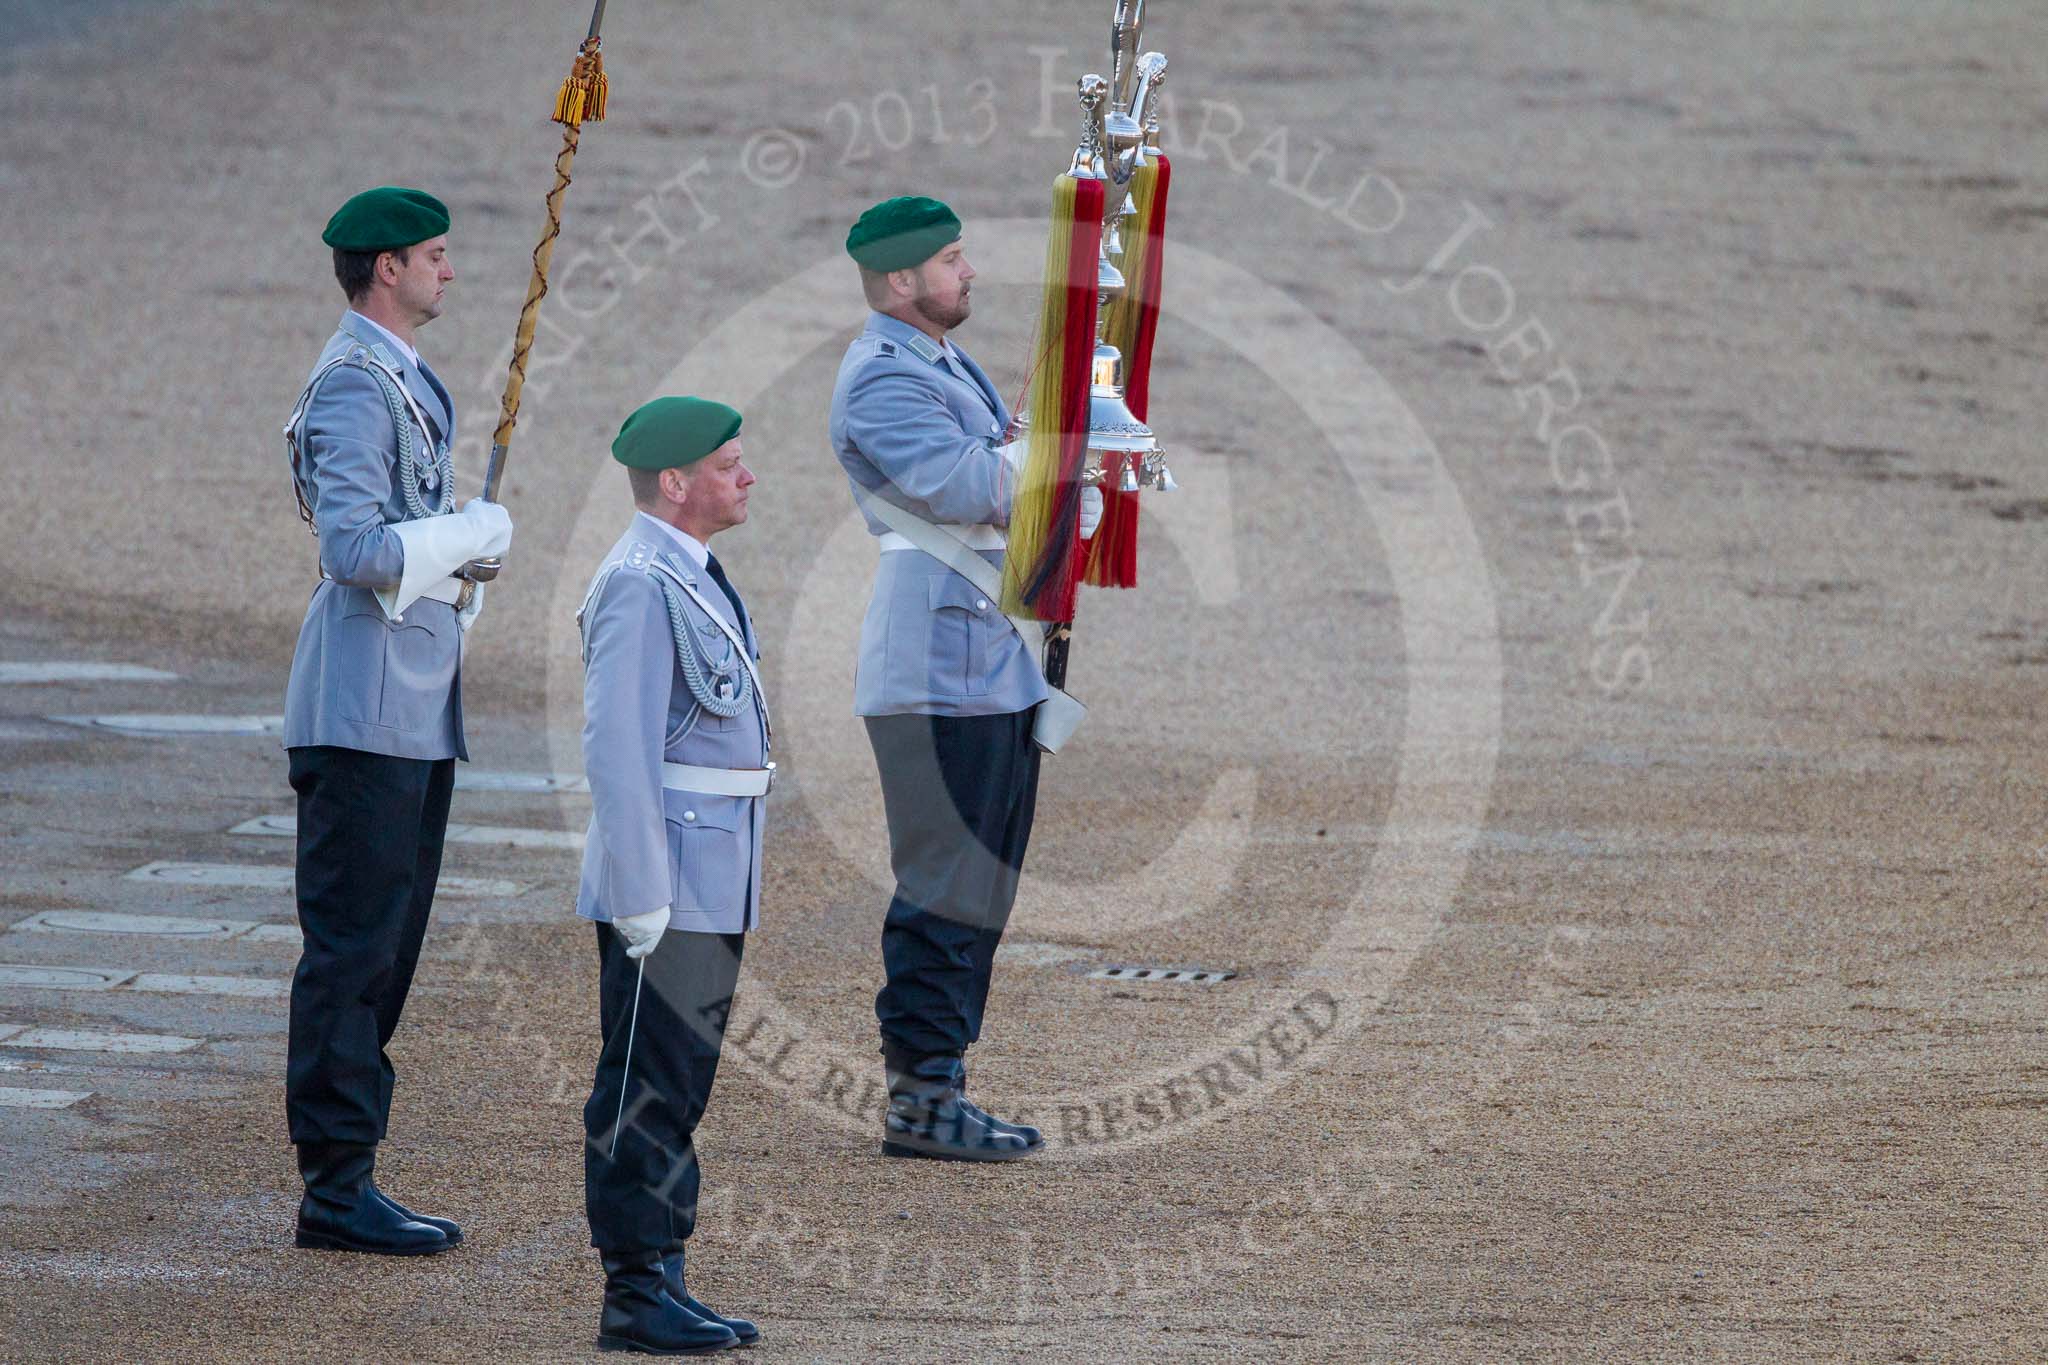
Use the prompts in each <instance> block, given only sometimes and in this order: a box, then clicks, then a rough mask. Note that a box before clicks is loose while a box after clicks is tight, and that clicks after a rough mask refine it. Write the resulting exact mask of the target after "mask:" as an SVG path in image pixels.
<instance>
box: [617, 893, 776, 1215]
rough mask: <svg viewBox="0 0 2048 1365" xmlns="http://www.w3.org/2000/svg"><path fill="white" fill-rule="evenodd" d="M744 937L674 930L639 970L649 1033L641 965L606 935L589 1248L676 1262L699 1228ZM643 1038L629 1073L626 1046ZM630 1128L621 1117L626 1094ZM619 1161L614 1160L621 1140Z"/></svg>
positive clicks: (637, 1044)
mask: <svg viewBox="0 0 2048 1365" xmlns="http://www.w3.org/2000/svg"><path fill="white" fill-rule="evenodd" d="M746 945H747V936H746V935H745V934H697V933H685V932H683V931H681V930H671V931H670V932H669V933H666V934H664V935H662V939H661V943H660V945H659V946H658V947H656V948H655V950H654V951H653V952H652V953H649V954H648V955H647V956H646V957H645V958H643V959H641V960H640V961H643V962H645V963H646V964H647V979H646V981H645V982H644V983H643V984H642V985H641V988H640V1022H639V1024H638V1026H637V1027H635V1026H634V1025H633V1023H632V1019H633V990H634V983H635V980H636V978H637V977H638V976H639V972H640V962H636V961H635V960H633V959H632V958H629V957H627V956H626V941H625V940H624V939H623V938H621V937H620V936H619V934H618V933H617V931H615V930H614V929H613V928H612V927H611V926H610V925H609V924H600V925H598V926H597V964H598V965H597V1010H598V1027H599V1028H600V1029H601V1030H602V1031H603V1036H604V1046H603V1048H602V1050H601V1051H600V1052H599V1053H598V1058H597V1080H596V1083H595V1084H594V1085H592V1086H591V1089H590V1101H589V1103H587V1104H585V1105H584V1106H583V1132H584V1139H585V1141H584V1146H583V1200H584V1205H585V1208H586V1210H587V1212H588V1213H589V1216H590V1244H591V1245H592V1246H594V1247H596V1248H597V1249H598V1250H599V1251H601V1252H604V1253H606V1254H613V1255H615V1254H624V1253H627V1252H638V1251H654V1252H661V1251H667V1250H671V1249H673V1248H675V1247H676V1246H678V1245H680V1244H681V1243H682V1242H683V1240H684V1239H685V1238H687V1237H689V1235H690V1234H691V1232H693V1231H694V1230H695V1229H696V1226H697V1189H698V1185H699V1183H700V1181H701V1179H702V1177H701V1173H700V1172H699V1170H698V1165H697V1147H696V1144H695V1143H694V1142H693V1141H692V1140H691V1138H692V1134H694V1133H695V1132H696V1130H697V1121H698V1120H699V1119H701V1118H703V1117H704V1106H705V1105H706V1104H707V1103H708V1102H709V1101H710V1099H711V1082H712V1081H713V1080H714V1079H715V1078H716V1077H717V1075H718V1051H719V1047H720V1045H721V1044H723V1043H724V1041H725V1025H726V1021H727V1019H728V1018H729V1017H730V1016H731V1014H732V997H733V991H734V989H735V988H736V987H737V986H738V985H739V979H740V957H741V956H742V954H744V953H745V951H746ZM629 1031H630V1032H631V1033H632V1035H633V1055H632V1059H631V1064H630V1067H629V1065H628V1061H627V1057H626V1036H627V1033H628V1032H629ZM622 1085H623V1086H624V1087H625V1101H626V1103H625V1117H624V1119H623V1120H621V1119H620V1117H619V1096H620V1087H621V1086H622ZM615 1128H616V1129H617V1132H618V1150H617V1154H616V1155H612V1135H613V1130H614V1129H615Z"/></svg>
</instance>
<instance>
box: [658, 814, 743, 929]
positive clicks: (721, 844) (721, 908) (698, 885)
mask: <svg viewBox="0 0 2048 1365" xmlns="http://www.w3.org/2000/svg"><path fill="white" fill-rule="evenodd" d="M661 804H662V815H663V817H664V818H665V819H666V820H667V822H668V847H669V867H670V872H671V880H672V883H673V884H672V887H671V890H672V891H673V893H674V894H673V896H672V897H671V900H670V904H671V905H672V906H673V907H674V908H675V909H676V910H677V911H685V910H699V911H703V912H705V913H707V914H721V913H725V912H727V911H731V910H735V909H739V910H744V908H745V907H744V906H741V905H740V897H741V896H742V895H744V894H745V892H746V885H747V876H748V874H749V872H750V871H751V870H752V868H753V841H752V835H751V832H750V831H749V830H748V828H747V825H746V818H747V801H746V799H745V798H744V797H738V796H707V795H705V794H703V793H701V792H685V791H675V790H672V789H671V790H665V791H663V792H662V794H661Z"/></svg>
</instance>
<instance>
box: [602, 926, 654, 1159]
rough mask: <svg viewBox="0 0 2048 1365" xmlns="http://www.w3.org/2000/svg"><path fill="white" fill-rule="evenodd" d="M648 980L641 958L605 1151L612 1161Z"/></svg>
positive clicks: (623, 1110)
mask: <svg viewBox="0 0 2048 1365" xmlns="http://www.w3.org/2000/svg"><path fill="white" fill-rule="evenodd" d="M646 981H647V959H646V958H644V957H643V958H641V959H640V974H639V975H638V976H636V977H634V978H633V1017H632V1019H631V1021H630V1022H628V1023H627V1025H626V1064H625V1065H624V1066H623V1067H621V1068H620V1070H619V1116H618V1117H617V1118H615V1119H613V1120H612V1149H611V1151H609V1152H607V1153H605V1160H607V1161H610V1160H611V1159H612V1158H614V1157H616V1156H617V1155H618V1154H619V1129H621V1128H623V1127H625V1125H626V1087H627V1086H628V1085H629V1084H631V1083H632V1080H633V1035H634V1034H635V1033H637V1032H639V1029H640V987H641V986H642V985H644V984H645V983H646Z"/></svg>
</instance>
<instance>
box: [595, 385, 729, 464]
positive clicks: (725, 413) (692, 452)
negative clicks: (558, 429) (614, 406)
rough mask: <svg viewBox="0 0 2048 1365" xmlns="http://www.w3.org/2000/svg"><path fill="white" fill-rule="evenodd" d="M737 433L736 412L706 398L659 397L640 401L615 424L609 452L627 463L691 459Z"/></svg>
mask: <svg viewBox="0 0 2048 1365" xmlns="http://www.w3.org/2000/svg"><path fill="white" fill-rule="evenodd" d="M739 434H740V415H739V413H738V412H737V411H735V410H734V409H732V408H729V407H727V406H726V405H725V404H723V403H714V402H712V401H711V400H710V399H709V398H657V399H655V400H653V401H652V402H649V403H642V404H641V405H640V406H639V407H638V408H635V409H634V410H633V415H632V416H631V417H628V418H627V419H626V424H625V425H624V426H622V427H620V428H619V435H618V439H617V440H614V441H613V442H612V458H613V459H614V460H617V461H618V462H619V463H620V464H622V465H625V466H626V467H627V468H629V469H674V468H676V467H677V466H678V465H686V464H695V463H696V462H697V461H699V460H701V459H703V458H704V457H705V456H706V455H709V454H710V453H711V452H712V451H714V450H716V449H718V448H719V447H720V446H722V445H724V444H725V443H726V442H727V441H730V440H731V439H732V438H733V437H735V436H737V435H739Z"/></svg>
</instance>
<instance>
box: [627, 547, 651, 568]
mask: <svg viewBox="0 0 2048 1365" xmlns="http://www.w3.org/2000/svg"><path fill="white" fill-rule="evenodd" d="M653 559H654V547H653V546H652V545H649V544H648V543H647V542H646V541H644V540H636V541H634V542H633V543H632V544H631V545H629V546H627V547H626V558H625V560H624V565H625V567H626V568H628V569H635V570H638V571H640V572H642V573H645V572H646V571H647V566H648V564H649V563H651V562H652V561H653Z"/></svg>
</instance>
